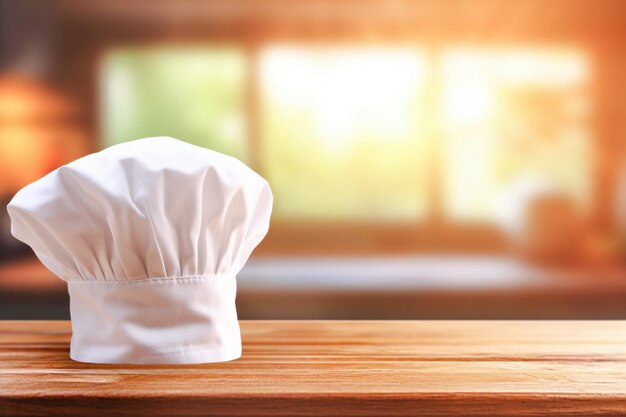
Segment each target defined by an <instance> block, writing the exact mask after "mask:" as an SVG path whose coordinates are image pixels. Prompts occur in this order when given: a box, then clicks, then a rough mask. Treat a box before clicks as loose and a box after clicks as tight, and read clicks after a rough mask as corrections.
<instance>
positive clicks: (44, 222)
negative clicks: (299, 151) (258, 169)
mask: <svg viewBox="0 0 626 417" xmlns="http://www.w3.org/2000/svg"><path fill="white" fill-rule="evenodd" d="M271 209H272V194H271V191H270V188H269V185H268V183H267V182H266V181H265V180H264V179H263V178H262V177H261V176H259V175H258V174H256V173H255V172H254V171H252V170H251V169H250V168H248V167H247V166H246V165H244V164H243V163H242V162H240V161H238V160H237V159H235V158H232V157H229V156H226V155H222V154H220V153H217V152H214V151H211V150H208V149H204V148H200V147H197V146H193V145H190V144H187V143H184V142H181V141H178V140H176V139H172V138H167V137H158V138H147V139H140V140H136V141H132V142H128V143H124V144H121V145H116V146H112V147H110V148H107V149H105V150H103V151H101V152H98V153H94V154H91V155H88V156H85V157H83V158H81V159H78V160H76V161H74V162H72V163H70V164H68V165H65V166H63V167H61V168H59V169H57V170H55V171H53V172H51V173H50V174H48V175H46V176H45V177H43V178H41V179H40V180H38V181H36V182H34V183H32V184H30V185H28V186H26V187H24V188H23V189H22V190H21V191H19V192H18V193H17V194H16V195H15V197H14V198H13V200H12V201H11V202H10V203H9V206H8V211H9V215H10V216H11V222H12V224H11V228H12V233H13V235H14V236H15V237H16V238H18V239H20V240H22V241H23V242H25V243H27V244H28V245H30V246H31V247H32V249H33V250H34V252H35V254H36V255H37V256H38V257H39V259H40V260H41V262H42V263H43V264H44V265H45V266H46V267H48V268H49V269H50V270H51V271H52V272H54V273H55V274H56V275H58V276H59V277H60V278H61V279H63V280H65V281H67V283H68V290H69V293H70V298H71V302H70V311H71V316H72V330H73V335H72V344H71V350H70V355H71V357H72V358H73V359H75V360H77V361H81V362H93V363H129V364H130V363H146V364H147V363H178V364H181V363H205V362H217V361H227V360H232V359H236V358H238V357H239V356H241V336H240V333H239V324H238V321H237V311H236V308H235V296H236V280H235V276H236V274H237V273H238V272H239V271H240V270H241V268H242V267H243V265H244V264H245V262H246V261H247V259H248V257H249V256H250V254H251V253H252V251H253V249H254V248H255V247H256V246H257V245H258V244H259V243H260V242H261V240H262V239H263V238H264V236H265V234H266V233H267V231H268V228H269V219H270V214H271Z"/></svg>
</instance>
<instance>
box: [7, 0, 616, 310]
mask: <svg viewBox="0 0 626 417" xmlns="http://www.w3.org/2000/svg"><path fill="white" fill-rule="evenodd" d="M163 135H168V136H173V137H176V138H178V139H181V140H185V141H188V142H190V143H194V144H196V145H200V146H204V147H207V148H211V149H214V150H217V151H219V152H223V153H227V154H230V155H233V156H235V157H237V158H239V159H241V160H242V161H244V162H245V163H247V164H248V165H250V166H251V167H252V168H254V169H255V170H256V171H258V172H259V173H261V174H262V175H263V176H264V177H266V178H267V179H268V181H269V182H270V184H271V186H272V189H273V192H274V196H275V208H274V213H273V218H272V226H271V230H270V233H269V235H268V236H267V238H266V239H265V241H264V242H263V243H262V245H261V246H260V247H259V248H258V250H257V251H256V252H255V255H254V257H253V259H251V261H250V262H249V263H248V265H247V266H246V267H245V269H244V270H243V271H242V272H241V274H240V275H239V279H238V281H239V293H238V301H237V302H238V307H239V313H240V317H241V318H243V319H255V318H263V319H266V318H274V319H289V318H293V319H304V318H308V319H314V318H324V319H374V318H377V319H387V318H395V319H438V318H456V319H464V318H467V319H470V318H471V319H475V318H485V319H510V318H520V319H521V318H527V319H529V318H530V319H534V318H537V319H542V318H545V319H548V318H551V319H552V318H560V319H570V318H571V319H574V318H576V319H580V318H583V319H585V318H589V319H593V318H616V319H617V318H620V319H626V2H624V1H621V0H595V1H581V0H552V1H550V2H545V1H539V0H515V1H507V2H504V1H499V0H451V1H436V0H416V1H414V0H343V1H340V2H337V1H331V0H300V1H297V2H294V1H287V0H263V1H260V0H229V1H225V0H187V1H174V0H157V1H148V0H135V1H132V2H128V1H122V0H109V1H106V2H95V1H91V2H86V1H80V0H50V1H46V2H43V1H33V0H19V1H17V0H0V200H1V202H2V203H1V205H2V210H1V211H0V318H1V319H60V318H68V317H69V312H68V297H67V291H66V288H65V284H64V283H63V281H61V280H59V279H57V278H56V277H54V276H53V275H52V274H51V273H50V272H48V271H47V270H46V269H45V268H43V267H42V266H41V264H40V263H39V262H38V261H37V259H36V258H35V257H34V256H33V254H32V252H31V251H30V249H29V248H28V247H26V246H25V245H22V244H20V243H19V242H18V241H16V240H15V239H13V238H12V237H11V234H10V222H9V218H8V216H7V214H6V210H5V209H4V207H5V206H6V204H7V203H8V202H9V201H10V199H11V198H12V196H13V195H14V193H15V192H16V191H17V190H19V189H20V188H21V187H23V186H25V185H26V184H28V183H30V182H32V181H34V180H36V179H38V178H40V177H41V176H43V175H45V174H46V173H47V172H50V171H51V170H53V169H55V168H57V167H59V166H60V165H63V164H65V163H67V162H70V161H72V160H74V159H76V158H78V157H80V156H82V155H85V154H87V153H90V152H93V151H97V150H99V149H103V148H105V147H107V146H110V145H113V144H117V143H121V142H125V141H130V140H133V139H137V138H141V137H147V136H163Z"/></svg>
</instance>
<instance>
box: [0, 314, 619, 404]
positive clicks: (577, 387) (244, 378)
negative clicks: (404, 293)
mask: <svg viewBox="0 0 626 417" xmlns="http://www.w3.org/2000/svg"><path fill="white" fill-rule="evenodd" d="M241 328H242V333H243V347H244V349H243V357H242V358H241V359H239V360H237V361H234V362H228V363H219V364H208V365H186V366H113V365H92V364H82V363H78V362H73V361H71V360H70V359H69V357H68V350H69V340H70V325H69V323H68V322H33V321H23V322H0V415H2V416H7V415H33V414H34V415H80V416H94V415H106V416H114V415H117V416H120V415H124V416H126V415H128V416H130V415H132V416H137V415H151V416H176V415H181V416H192V415H193V416H195V415H224V416H239V415H259V416H265V415H281V416H282V415H284V416H309V415H352V416H357V415H358V416H365V415H372V416H404V415H418V416H421V415H428V416H447V415H450V416H457V415H460V414H463V415H471V416H501V415H515V416H538V415H552V414H555V413H559V414H561V415H581V416H592V415H593V416H597V415H626V322H622V321H561V322H559V321H532V322H531V321H404V322H403V321H361V322H358V321H243V322H241Z"/></svg>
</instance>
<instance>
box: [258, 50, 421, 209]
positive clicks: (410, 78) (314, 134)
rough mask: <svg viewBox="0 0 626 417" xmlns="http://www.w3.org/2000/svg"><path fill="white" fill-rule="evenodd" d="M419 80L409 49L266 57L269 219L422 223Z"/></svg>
mask: <svg viewBox="0 0 626 417" xmlns="http://www.w3.org/2000/svg"><path fill="white" fill-rule="evenodd" d="M424 70H425V69H424V62H423V56H422V54H420V53H419V52H417V51H415V50H413V49H394V48H385V49H350V48H332V49H324V48H295V47H292V48H290V47H273V48H269V49H267V50H265V51H264V52H263V54H262V57H261V96H262V106H261V107H262V117H261V122H262V135H261V147H262V155H261V158H262V163H263V168H264V171H265V173H266V174H267V175H268V177H269V180H270V183H271V184H272V187H273V191H274V195H275V215H276V216H278V217H281V218H300V219H330V220H335V219H341V220H344V219H348V220H353V219H379V220H381V219H382V220H384V219H389V220H406V219H416V218H419V217H422V216H424V214H425V213H426V209H427V207H426V183H425V170H426V168H425V166H426V164H425V160H426V159H427V155H426V152H425V141H424V137H423V132H422V126H423V121H422V118H423V113H424V111H423V97H422V94H423V86H424Z"/></svg>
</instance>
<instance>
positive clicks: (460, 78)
mask: <svg viewBox="0 0 626 417" xmlns="http://www.w3.org/2000/svg"><path fill="white" fill-rule="evenodd" d="M442 81H443V95H442V100H441V103H442V119H443V120H442V128H443V133H444V144H443V145H444V146H443V152H444V161H445V167H444V181H443V183H444V190H443V191H444V205H445V210H446V213H447V216H448V217H449V218H451V219H453V220H462V221H492V220H494V218H495V217H496V216H497V215H498V210H501V209H502V205H503V203H505V202H504V200H505V199H507V198H508V197H507V196H510V195H511V192H513V191H514V190H515V189H521V188H523V187H533V186H540V187H548V188H549V189H552V190H556V191H558V192H559V193H563V194H565V195H568V196H570V197H571V198H572V199H573V200H574V201H575V202H577V203H578V204H579V206H580V207H583V208H584V207H585V204H586V203H587V202H588V197H589V190H590V180H591V175H590V168H591V167H590V157H591V149H590V122H589V120H588V108H589V102H588V100H589V93H588V91H587V89H586V88H587V81H588V60H587V58H586V56H585V55H584V54H582V53H577V52H576V51H560V50H553V51H550V50H548V51H546V50H534V51H527V50H519V51H511V50H506V51H497V50H496V51H493V50H492V51H482V52H481V51H478V52H477V51H476V50H475V49H474V50H454V51H451V52H449V53H447V54H446V55H445V57H444V60H443V80H442ZM531 184H535V185H531Z"/></svg>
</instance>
